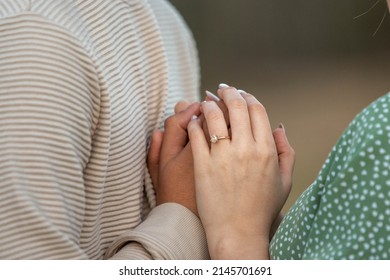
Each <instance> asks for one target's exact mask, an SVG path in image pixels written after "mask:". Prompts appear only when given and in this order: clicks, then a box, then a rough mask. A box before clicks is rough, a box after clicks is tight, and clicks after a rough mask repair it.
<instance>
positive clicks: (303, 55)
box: [171, 0, 390, 209]
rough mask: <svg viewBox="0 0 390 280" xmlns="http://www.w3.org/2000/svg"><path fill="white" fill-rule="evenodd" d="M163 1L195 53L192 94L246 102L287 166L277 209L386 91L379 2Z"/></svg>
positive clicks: (387, 50) (387, 51)
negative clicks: (291, 167)
mask: <svg viewBox="0 0 390 280" xmlns="http://www.w3.org/2000/svg"><path fill="white" fill-rule="evenodd" d="M376 1H377V0H310V1H307V0H293V1H286V0H171V2H172V3H173V4H174V5H175V6H176V7H177V9H178V10H179V11H180V12H181V14H182V15H183V17H184V19H185V20H186V22H187V23H188V25H189V27H190V28H191V30H192V31H193V34H194V37H195V39H196V41H197V44H198V50H199V56H200V62H201V69H202V90H205V89H209V90H211V91H215V89H216V87H217V85H218V84H219V83H220V82H224V83H227V84H230V85H234V86H236V87H239V88H242V89H245V90H246V91H248V92H251V93H252V94H255V95H256V96H257V97H258V99H259V100H260V101H261V102H262V103H263V104H264V105H265V106H266V107H267V111H268V114H269V117H270V120H271V123H272V125H273V126H274V127H276V126H277V125H278V123H279V122H282V123H283V124H284V125H285V127H286V130H287V133H288V135H289V139H290V142H291V144H292V145H293V147H294V148H295V150H296V153H297V161H296V168H295V178H294V186H293V191H292V194H291V196H290V198H289V200H288V203H287V205H286V207H285V208H286V209H287V208H289V207H290V206H291V204H292V203H293V202H294V201H295V200H296V199H297V197H298V196H299V194H300V193H301V192H302V191H303V190H304V189H306V188H307V187H308V186H309V185H310V184H311V182H312V181H313V180H314V179H315V177H316V175H317V173H318V171H319V170H320V169H321V166H322V164H323V162H324V160H325V158H326V156H327V154H328V153H329V151H330V149H331V148H332V146H333V145H334V143H335V142H336V141H337V139H338V137H339V136H340V134H341V133H342V132H343V130H344V129H345V128H346V126H347V125H348V123H349V122H350V121H351V120H352V119H353V118H354V116H355V115H356V114H357V113H358V112H359V111H361V110H362V109H363V108H364V107H366V106H367V105H368V104H369V103H370V102H372V101H374V100H375V99H376V98H378V97H379V96H381V95H383V94H385V93H387V92H388V91H390V15H387V19H385V21H384V22H383V24H382V26H381V27H380V29H379V30H378V32H377V33H376V34H375V36H373V34H374V32H375V31H376V30H377V27H378V26H379V23H380V22H381V20H382V17H383V15H384V13H385V11H386V9H387V6H386V0H380V1H379V2H378V3H377V5H376V6H375V7H374V8H373V9H372V10H370V11H369V13H367V14H366V15H364V16H361V17H359V18H357V19H354V18H355V17H356V16H358V15H360V14H362V13H364V12H365V11H367V10H369V9H370V7H372V6H373V5H374V4H375V3H376Z"/></svg>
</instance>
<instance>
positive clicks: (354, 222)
mask: <svg viewBox="0 0 390 280" xmlns="http://www.w3.org/2000/svg"><path fill="white" fill-rule="evenodd" d="M389 110H390V93H389V94H387V95H385V96H383V97H381V98H379V99H378V100H377V101H375V102H374V103H372V104H371V105H370V106H369V107H367V108H366V109H365V110H364V111H363V112H361V113H360V114H359V115H358V116H357V117H356V118H355V119H354V121H353V122H352V123H351V124H350V126H349V127H348V128H347V130H346V131H345V132H344V133H343V135H342V136H341V138H340V140H339V141H338V142H337V144H336V145H335V146H334V148H333V150H332V151H331V153H330V154H329V157H328V159H327V160H326V162H325V164H324V166H323V168H322V170H321V171H320V173H319V175H318V178H317V179H316V180H315V181H314V183H313V184H312V185H311V186H310V187H309V188H308V189H307V190H306V191H305V192H304V193H303V194H302V196H301V197H300V198H299V199H298V200H297V202H296V203H295V204H294V206H293V207H292V208H291V209H290V211H289V212H288V213H287V215H286V216H285V218H284V220H283V221H282V223H281V225H280V227H279V229H278V231H277V232H276V234H275V236H274V238H273V240H272V242H271V245H270V254H271V257H272V258H273V259H365V260H368V259H390V112H389Z"/></svg>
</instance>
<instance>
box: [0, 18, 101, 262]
mask: <svg viewBox="0 0 390 280" xmlns="http://www.w3.org/2000/svg"><path fill="white" fill-rule="evenodd" d="M0 38H1V40H0V170H1V171H0V228H1V230H0V259H84V258H87V255H86V254H85V252H84V251H83V250H82V249H81V248H80V240H79V236H80V232H81V228H82V224H83V221H84V207H85V199H84V198H85V189H84V180H83V169H84V167H85V166H86V164H87V162H88V159H89V155H90V147H91V139H92V134H93V131H94V129H95V127H96V125H97V119H96V111H95V108H96V107H99V105H98V104H99V99H100V96H99V85H98V80H97V74H96V73H95V69H94V67H92V65H93V63H92V61H91V60H90V58H89V56H88V54H87V53H86V52H85V51H84V49H83V48H82V47H81V46H80V44H79V43H78V42H77V40H75V39H74V38H73V37H72V36H71V35H70V34H69V33H68V32H67V31H66V30H64V29H62V28H61V27H58V26H56V25H54V24H51V23H49V22H47V21H46V20H45V19H43V18H41V17H40V16H38V15H34V14H32V13H26V14H19V15H16V16H13V17H8V18H2V19H1V20H0Z"/></svg>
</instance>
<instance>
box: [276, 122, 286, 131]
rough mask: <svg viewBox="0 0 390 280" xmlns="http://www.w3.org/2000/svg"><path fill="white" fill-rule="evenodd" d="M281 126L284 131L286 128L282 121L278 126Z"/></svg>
mask: <svg viewBox="0 0 390 280" xmlns="http://www.w3.org/2000/svg"><path fill="white" fill-rule="evenodd" d="M278 127H279V128H281V129H283V131H284V130H285V129H284V125H283V124H282V123H279V126H278Z"/></svg>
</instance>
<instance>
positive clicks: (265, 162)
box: [188, 88, 294, 259]
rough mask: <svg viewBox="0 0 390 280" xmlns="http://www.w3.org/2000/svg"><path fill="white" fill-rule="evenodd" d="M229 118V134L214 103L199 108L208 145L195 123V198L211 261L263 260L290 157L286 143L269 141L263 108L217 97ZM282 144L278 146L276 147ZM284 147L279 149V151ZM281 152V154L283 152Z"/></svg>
mask: <svg viewBox="0 0 390 280" xmlns="http://www.w3.org/2000/svg"><path fill="white" fill-rule="evenodd" d="M218 92H219V95H220V97H222V99H223V100H224V102H225V104H226V107H227V109H228V112H229V119H230V131H229V129H228V127H227V124H226V122H225V119H224V116H223V112H222V111H221V110H220V108H219V107H218V106H217V104H216V103H215V102H206V103H203V105H202V112H203V114H204V116H205V120H206V122H207V127H208V130H209V134H210V135H216V136H221V137H225V136H228V135H230V137H231V139H226V138H225V139H221V140H218V141H217V142H216V143H212V144H211V148H209V143H208V141H209V139H206V138H205V136H204V133H203V130H202V127H201V123H200V122H199V121H197V120H194V121H192V122H191V123H190V124H189V126H188V130H189V136H190V142H191V145H192V149H193V157H194V168H195V185H196V197H197V206H198V211H199V215H200V217H201V220H202V222H203V225H204V227H205V231H206V235H207V241H208V245H209V250H210V255H211V257H212V258H214V259H267V258H269V253H268V247H269V239H270V231H271V226H272V223H273V221H274V220H275V218H276V217H277V215H278V213H279V212H280V209H281V207H282V206H283V204H284V202H285V200H286V198H287V196H288V193H289V191H290V187H291V184H286V183H285V182H284V179H285V178H291V172H292V169H293V163H294V154H293V150H292V149H291V147H290V146H289V145H288V142H287V139H286V138H285V135H284V130H281V131H280V132H278V133H282V134H283V135H282V136H283V137H284V139H283V138H280V137H279V136H278V135H276V136H275V135H274V134H273V133H272V131H271V129H270V124H269V121H268V117H267V114H266V112H265V110H264V107H263V106H262V105H261V104H260V103H259V102H258V101H257V100H256V99H255V98H254V97H253V96H252V95H249V94H245V93H242V94H240V93H239V92H237V90H236V89H234V88H224V89H220V90H219V91H218ZM281 140H283V141H281ZM283 145H284V146H283ZM283 149H285V150H283Z"/></svg>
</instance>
